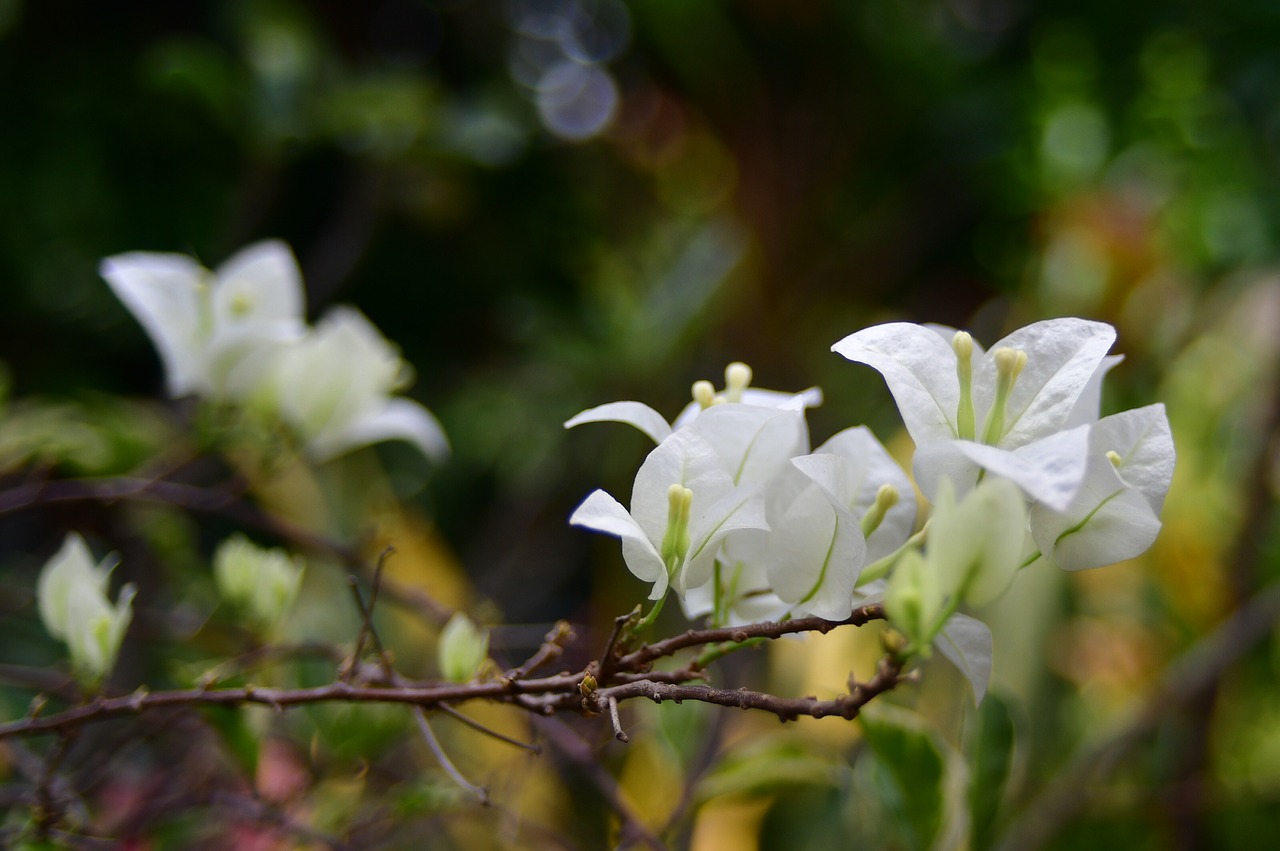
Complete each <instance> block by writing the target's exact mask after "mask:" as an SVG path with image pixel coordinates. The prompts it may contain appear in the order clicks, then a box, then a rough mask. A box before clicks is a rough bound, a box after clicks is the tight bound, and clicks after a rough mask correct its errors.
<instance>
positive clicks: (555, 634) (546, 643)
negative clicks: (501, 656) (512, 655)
mask: <svg viewBox="0 0 1280 851" xmlns="http://www.w3.org/2000/svg"><path fill="white" fill-rule="evenodd" d="M575 638H577V636H576V635H574V632H573V627H571V626H570V625H569V622H568V621H556V623H555V626H553V627H551V631H550V632H548V633H547V634H546V636H545V637H544V638H543V639H542V646H541V647H539V648H538V651H537V652H536V653H534V654H533V655H532V656H530V657H529V659H528V661H526V662H525V663H524V664H523V665H521V666H520V667H519V668H514V669H512V670H510V671H507V673H506V674H505V676H506V678H507V679H509V680H522V679H524V678H525V677H527V676H529V674H531V673H533V672H534V671H536V670H538V669H539V668H541V667H542V666H543V665H546V664H547V663H548V662H551V661H553V660H555V659H558V658H560V656H561V655H563V654H564V647H565V645H566V644H568V643H569V642H571V641H573V640H574V639H575Z"/></svg>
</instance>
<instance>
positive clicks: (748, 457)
mask: <svg viewBox="0 0 1280 851" xmlns="http://www.w3.org/2000/svg"><path fill="white" fill-rule="evenodd" d="M689 430H691V431H693V432H695V433H696V434H698V435H699V436H700V437H702V438H703V439H704V440H706V442H707V443H708V444H709V445H710V446H711V447H712V448H713V449H714V450H715V451H716V453H717V454H718V455H719V456H720V459H721V461H722V463H723V465H724V468H725V469H726V470H727V471H728V472H729V475H730V476H732V477H733V482H734V484H753V483H764V482H767V481H769V480H770V479H772V478H773V477H774V476H776V475H777V474H778V472H779V471H780V470H781V469H782V468H783V467H784V466H785V465H786V464H787V461H788V460H790V459H791V458H792V457H794V456H795V455H797V454H799V453H802V452H804V451H806V449H807V443H808V433H807V429H806V427H805V424H804V415H803V414H802V413H801V412H800V411H796V410H787V409H782V408H757V407H753V406H751V405H735V404H724V405H716V406H714V407H712V408H708V409H707V410H705V411H703V412H702V414H701V415H700V416H699V417H698V418H697V419H695V420H694V421H693V422H692V423H690V424H689Z"/></svg>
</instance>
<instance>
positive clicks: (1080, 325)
mask: <svg viewBox="0 0 1280 851" xmlns="http://www.w3.org/2000/svg"><path fill="white" fill-rule="evenodd" d="M1114 341H1115V329H1113V328H1112V327H1111V326H1109V325H1106V324H1104V323H1101V322H1091V321H1088V320H1085V319H1050V320H1046V321H1043V322H1036V323H1034V324H1032V325H1028V326H1027V327H1025V328H1021V329H1019V330H1018V331H1015V332H1013V333H1012V334H1010V335H1009V336H1007V337H1005V338H1004V339H1002V340H1000V341H999V342H998V343H997V344H996V345H995V346H994V347H993V348H992V350H991V351H990V352H983V351H982V349H981V348H980V347H979V346H978V345H977V344H976V343H975V342H974V341H973V338H972V337H970V336H969V335H968V334H967V333H965V332H963V331H955V332H953V331H952V330H951V329H947V328H941V327H934V328H929V327H925V326H922V325H913V324H910V323H905V322H895V323H889V324H886V325H877V326H874V327H872V328H866V329H864V330H862V331H859V332H857V333H855V334H851V335H850V336H848V337H845V338H844V339H843V340H841V341H840V342H838V343H836V344H835V345H834V346H832V349H833V350H834V351H836V352H838V353H839V354H841V355H843V356H845V357H846V358H848V359H849V360H852V361H856V362H858V363H865V364H867V365H868V366H871V367H873V368H874V369H876V370H878V371H879V372H880V373H881V374H882V375H883V376H884V378H885V382H886V383H887V384H888V385H889V391H890V392H891V393H892V394H893V397H894V400H895V401H897V403H898V409H899V411H900V413H901V414H902V419H903V422H904V423H905V424H906V426H907V431H908V432H909V433H910V434H911V437H912V439H913V440H914V441H915V442H916V446H917V449H918V452H917V458H916V462H915V471H916V480H917V482H918V483H919V485H920V487H921V490H923V491H924V493H925V495H926V496H929V497H932V496H933V495H934V493H935V492H936V488H937V485H938V481H939V480H940V478H941V477H942V475H946V476H947V477H948V478H950V479H951V480H952V482H953V484H955V485H956V486H957V488H958V489H959V490H960V491H961V492H962V493H963V492H964V491H966V490H967V489H968V488H969V487H970V486H972V484H973V483H974V482H976V481H977V478H978V469H979V468H985V469H988V470H991V471H992V472H995V473H996V474H997V475H1001V476H1004V477H1006V478H1009V479H1011V480H1013V481H1015V482H1017V484H1018V485H1019V486H1020V487H1022V488H1023V489H1024V490H1025V491H1026V492H1027V493H1028V495H1030V496H1031V497H1032V498H1033V499H1035V500H1037V501H1040V502H1044V503H1045V504H1048V505H1051V506H1053V507H1054V508H1057V509H1063V508H1065V507H1066V506H1067V505H1068V504H1069V503H1070V501H1071V499H1072V498H1073V497H1074V496H1075V490H1076V488H1078V487H1079V482H1080V480H1081V478H1082V477H1083V476H1084V466H1085V465H1084V455H1083V453H1082V451H1081V449H1082V447H1083V446H1084V445H1085V443H1086V442H1087V434H1086V433H1085V432H1083V431H1082V432H1079V433H1075V434H1072V435H1070V436H1068V437H1065V438H1060V439H1054V440H1048V441H1046V438H1054V437H1055V436H1056V435H1059V434H1060V433H1063V432H1064V431H1066V430H1068V429H1069V428H1070V427H1072V426H1075V425H1077V424H1079V423H1080V422H1081V421H1088V419H1089V418H1090V416H1092V417H1093V418H1096V415H1097V404H1098V398H1099V397H1098V392H1099V391H1098V386H1099V384H1100V382H1101V379H1102V375H1103V374H1105V372H1106V371H1107V370H1108V369H1110V368H1111V366H1113V365H1114V363H1115V361H1114V360H1109V359H1107V358H1106V354H1107V351H1108V350H1109V349H1110V348H1111V345H1112V343H1113V342H1114ZM1017 450H1021V451H1020V452H1016V451H1017ZM1015 452H1016V454H1015ZM996 467H999V468H1000V469H994V468H996Z"/></svg>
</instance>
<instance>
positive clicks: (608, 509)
mask: <svg viewBox="0 0 1280 851" xmlns="http://www.w3.org/2000/svg"><path fill="white" fill-rule="evenodd" d="M569 524H570V525H572V526H582V527H584V528H586V529H593V530H595V531H597V532H603V533H604V534H606V535H613V536H614V537H616V538H621V539H622V554H623V558H625V559H626V562H627V569H628V570H630V571H631V572H632V574H634V575H635V576H636V578H637V579H640V580H642V581H644V582H652V583H654V588H653V593H652V594H650V599H652V600H656V599H659V598H660V597H662V595H663V594H665V593H666V591H667V568H666V565H664V564H663V562H662V556H660V555H658V550H657V549H656V548H655V547H654V545H653V542H652V541H651V540H649V536H648V535H646V534H645V531H644V530H643V529H641V528H640V524H638V523H636V521H635V519H634V518H632V516H631V515H630V514H628V513H627V510H626V509H625V508H623V507H622V505H621V504H620V503H619V502H618V501H617V500H616V499H614V498H613V497H611V496H609V494H607V493H605V492H604V491H602V490H597V491H592V492H591V494H590V495H589V496H588V497H587V498H586V499H585V500H583V502H582V504H581V505H579V506H578V508H577V510H575V511H574V512H573V515H572V516H571V517H570V518H569Z"/></svg>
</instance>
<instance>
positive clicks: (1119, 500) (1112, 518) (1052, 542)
mask: <svg viewBox="0 0 1280 851" xmlns="http://www.w3.org/2000/svg"><path fill="white" fill-rule="evenodd" d="M1104 463H1106V464H1107V465H1108V466H1110V462H1104ZM1099 479H1100V481H1101V477H1099ZM1117 484H1118V482H1117ZM1085 496H1086V498H1084V499H1082V500H1081V501H1080V505H1079V506H1073V507H1072V511H1070V512H1062V513H1055V512H1050V511H1048V510H1046V509H1044V508H1041V507H1038V506H1037V507H1036V508H1034V509H1032V512H1031V530H1032V533H1033V534H1034V535H1035V538H1036V543H1037V544H1038V545H1039V546H1040V552H1041V553H1043V554H1044V555H1045V556H1047V557H1048V558H1049V560H1050V561H1052V562H1054V563H1056V564H1057V565H1058V566H1059V567H1061V568H1063V569H1064V570H1085V569H1088V568H1091V567H1103V566H1105V565H1108V564H1115V563H1116V562H1118V561H1124V560H1125V559H1129V558H1133V557H1134V556H1138V555H1141V554H1142V553H1144V552H1146V551H1147V549H1148V548H1149V547H1150V546H1151V544H1152V543H1153V542H1154V541H1155V539H1156V536H1157V535H1158V534H1159V533H1160V519H1159V518H1158V517H1156V515H1155V512H1153V511H1152V510H1151V506H1150V505H1149V504H1148V503H1147V500H1146V498H1145V497H1143V495H1142V492H1141V491H1139V490H1137V489H1134V488H1122V489H1118V490H1116V491H1115V492H1113V493H1111V494H1110V495H1107V496H1103V497H1101V499H1098V498H1096V492H1095V491H1094V490H1093V489H1090V490H1088V491H1086V492H1085ZM1090 497H1093V498H1090ZM1086 509H1088V510H1086Z"/></svg>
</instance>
